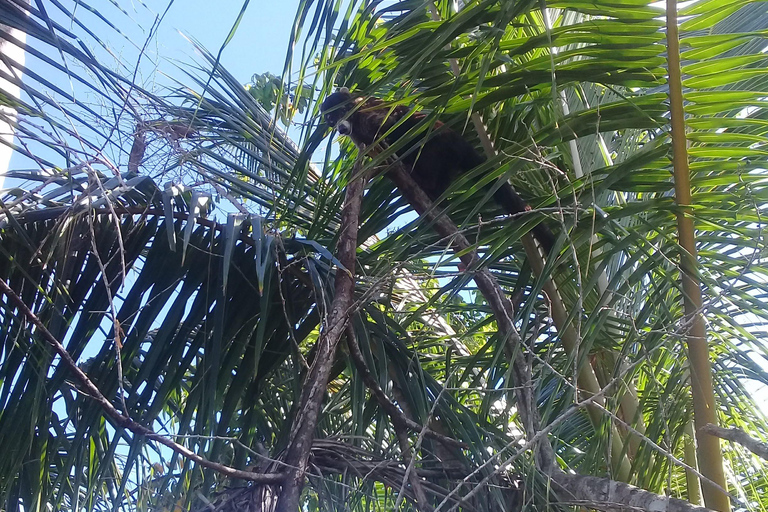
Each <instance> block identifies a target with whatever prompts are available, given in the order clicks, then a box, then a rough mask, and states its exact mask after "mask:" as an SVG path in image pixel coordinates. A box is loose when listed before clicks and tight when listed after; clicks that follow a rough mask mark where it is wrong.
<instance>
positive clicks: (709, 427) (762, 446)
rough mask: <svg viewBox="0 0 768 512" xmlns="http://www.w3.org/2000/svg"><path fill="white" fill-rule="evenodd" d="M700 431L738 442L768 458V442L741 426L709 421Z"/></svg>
mask: <svg viewBox="0 0 768 512" xmlns="http://www.w3.org/2000/svg"><path fill="white" fill-rule="evenodd" d="M699 432H702V433H704V434H710V435H713V436H716V437H719V438H721V439H726V440H728V441H731V442H733V443H738V444H740V445H741V446H743V447H745V448H746V449H748V450H749V451H751V452H752V453H754V454H755V455H757V456H758V457H762V458H764V459H766V460H768V443H764V442H762V441H760V440H758V439H755V438H754V437H752V436H750V435H749V434H747V433H746V432H744V430H743V429H740V428H723V427H718V426H717V425H713V424H712V423H707V424H706V425H704V426H703V427H701V428H700V429H699Z"/></svg>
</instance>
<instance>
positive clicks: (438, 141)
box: [320, 88, 555, 252]
mask: <svg viewBox="0 0 768 512" xmlns="http://www.w3.org/2000/svg"><path fill="white" fill-rule="evenodd" d="M320 111H321V112H322V114H323V118H324V120H325V122H326V123H327V124H328V125H330V126H331V127H335V128H336V130H337V131H338V132H339V133H340V134H342V135H347V136H349V137H350V138H351V139H352V140H353V141H354V143H355V144H356V145H358V146H359V145H361V144H364V145H365V146H370V145H371V144H373V143H374V142H376V141H378V140H380V139H381V140H383V141H385V142H386V143H387V144H388V145H390V146H392V145H394V144H395V143H396V142H397V141H399V140H400V139H401V138H402V137H403V136H404V135H405V134H406V133H408V132H409V131H410V130H411V129H414V128H415V127H417V126H419V123H420V122H421V121H423V119H424V117H425V116H424V114H420V113H418V112H417V113H413V114H411V115H408V113H409V109H408V108H407V107H404V106H394V107H391V106H388V105H386V104H384V102H383V101H381V100H379V99H377V98H369V99H367V100H362V99H359V98H355V97H353V96H352V94H350V92H349V91H348V90H347V89H345V88H342V89H339V90H338V91H336V92H335V93H333V94H331V95H330V96H328V97H327V98H326V99H325V101H324V102H323V104H322V105H320ZM398 154H399V155H401V162H402V163H403V165H404V166H405V167H406V169H407V170H409V171H410V173H411V176H412V177H413V179H414V181H416V183H418V184H419V186H420V187H421V188H422V190H424V192H425V193H426V194H427V195H428V196H429V197H430V198H431V199H432V200H433V201H434V200H436V199H437V198H439V197H440V196H441V195H442V194H443V193H444V192H445V191H446V190H447V189H448V187H449V186H450V184H451V182H452V181H453V180H454V179H456V178H457V177H458V176H459V175H461V174H462V173H464V172H467V171H469V170H471V169H473V168H475V167H477V166H478V165H480V164H482V163H483V162H484V161H485V158H483V157H482V156H481V155H480V154H479V153H478V152H477V151H475V148H473V147H472V145H471V144H470V143H469V142H467V141H466V140H465V139H464V137H462V136H461V135H459V134H458V133H457V132H455V131H453V130H451V129H450V128H448V127H447V126H445V125H443V123H441V122H439V121H437V122H435V124H434V125H433V126H432V132H431V133H430V134H429V137H428V138H427V140H426V141H424V139H423V137H418V136H416V137H410V140H409V141H408V143H406V144H405V145H403V146H402V147H399V148H398ZM493 197H494V199H495V201H496V202H497V203H498V204H499V206H501V207H502V208H503V209H504V210H505V211H506V212H507V213H510V214H516V213H522V212H526V211H529V210H530V209H531V207H530V206H528V204H527V203H526V202H525V201H524V200H523V198H521V197H520V195H519V194H518V193H517V192H515V190H514V189H513V188H512V186H511V185H510V184H509V183H504V184H502V185H501V186H500V187H499V188H498V189H497V190H496V192H495V193H494V195H493ZM533 234H534V235H535V236H536V239H537V240H538V241H539V243H541V245H542V246H543V247H544V249H546V251H547V252H549V251H550V250H551V249H552V246H553V245H554V242H555V237H554V235H553V234H552V232H551V231H550V230H549V228H547V226H545V225H544V224H537V225H536V226H534V228H533Z"/></svg>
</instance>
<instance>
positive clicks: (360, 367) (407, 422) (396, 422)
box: [347, 326, 467, 448]
mask: <svg viewBox="0 0 768 512" xmlns="http://www.w3.org/2000/svg"><path fill="white" fill-rule="evenodd" d="M347 347H348V348H349V355H350V357H351V358H352V362H353V363H354V364H355V367H357V371H358V373H360V376H361V377H362V378H363V383H364V384H365V385H366V387H368V389H369V390H370V392H371V394H372V395H373V396H374V397H375V398H376V400H377V401H378V402H379V405H380V406H381V408H382V409H384V412H386V413H387V415H388V416H389V417H390V419H391V420H392V426H393V427H394V428H395V429H396V430H397V428H403V427H404V428H408V429H411V430H413V431H415V432H421V431H424V435H425V436H426V437H429V438H432V439H434V440H436V441H439V442H441V443H443V444H445V445H447V446H451V447H458V448H467V444H466V443H462V442H461V441H457V440H456V439H453V438H451V437H448V436H445V435H443V434H439V433H437V432H435V431H434V430H432V429H430V428H429V427H423V426H421V425H419V424H418V423H416V422H415V421H413V420H412V419H410V418H408V417H407V416H406V415H405V414H404V413H403V411H401V410H400V409H398V408H397V406H396V405H395V404H394V403H393V402H392V400H390V399H389V397H388V396H387V395H386V394H385V393H384V390H382V389H381V386H379V383H378V382H376V379H374V378H373V375H372V374H371V371H370V370H369V369H368V365H367V364H365V359H364V358H363V353H362V352H361V351H360V345H359V344H358V342H357V336H355V333H354V331H353V330H352V328H351V326H350V327H349V328H347Z"/></svg>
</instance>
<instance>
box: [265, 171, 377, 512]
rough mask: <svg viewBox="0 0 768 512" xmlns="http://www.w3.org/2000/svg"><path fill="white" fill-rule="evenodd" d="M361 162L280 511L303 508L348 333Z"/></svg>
mask: <svg viewBox="0 0 768 512" xmlns="http://www.w3.org/2000/svg"><path fill="white" fill-rule="evenodd" d="M359 168H360V160H358V162H357V164H356V165H355V171H354V172H353V175H352V176H353V178H352V181H350V182H349V183H348V184H347V192H346V197H345V199H344V208H343V211H342V214H341V226H340V227H339V244H338V249H337V258H338V260H339V262H340V263H341V265H342V266H343V267H344V268H345V269H347V270H346V271H344V270H342V269H341V268H338V269H337V270H336V277H335V294H334V297H333V304H332V305H331V312H330V313H329V315H328V318H327V321H326V322H325V323H324V325H322V327H321V331H320V337H319V338H318V340H317V351H316V354H315V359H314V361H313V362H312V366H311V367H310V369H309V371H308V372H307V377H306V380H305V382H304V386H303V388H302V391H301V399H300V401H299V404H298V412H297V414H296V417H295V420H294V422H293V427H292V432H291V441H290V443H289V445H288V450H287V454H286V457H285V461H284V462H285V463H286V464H287V465H288V466H289V467H290V469H289V470H288V472H287V474H286V478H285V481H284V483H283V489H282V492H281V493H280V497H279V498H278V502H277V508H276V510H277V512H295V511H296V510H298V509H299V497H300V496H301V490H302V488H303V487H304V479H305V477H306V474H307V466H308V461H309V453H310V450H311V448H312V440H313V438H314V435H315V428H316V427H317V421H318V418H319V416H320V407H321V406H322V402H323V396H324V394H325V392H326V389H327V387H328V378H329V376H330V373H331V367H332V366H333V356H334V354H335V353H336V347H337V345H338V343H339V340H340V339H341V337H342V335H343V334H344V330H345V328H346V325H347V322H348V321H349V317H350V314H351V312H352V305H353V299H354V291H355V276H354V271H355V257H356V251H357V230H358V221H359V217H360V205H361V203H362V199H363V190H364V188H365V183H366V181H367V176H365V175H362V176H361V175H360V174H361V173H359V172H358V170H359Z"/></svg>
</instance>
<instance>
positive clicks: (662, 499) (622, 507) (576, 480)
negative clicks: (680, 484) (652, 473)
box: [552, 469, 711, 512]
mask: <svg viewBox="0 0 768 512" xmlns="http://www.w3.org/2000/svg"><path fill="white" fill-rule="evenodd" d="M552 481H553V482H554V483H555V484H556V485H555V486H554V487H555V488H556V489H557V491H558V499H559V500H560V501H561V502H564V503H568V504H573V505H579V506H581V507H586V508H591V509H595V510H602V511H605V512H637V511H638V510H647V511H649V512H711V511H710V510H709V509H707V508H704V507H700V506H698V505H693V504H692V503H689V502H687V501H684V500H679V499H677V498H670V497H669V496H662V495H659V494H656V493H653V492H650V491H646V490H644V489H639V488H637V487H635V486H633V485H629V484H625V483H624V482H617V481H615V480H611V479H609V478H601V477H596V476H584V475H575V474H569V473H565V472H564V471H561V470H559V469H558V470H557V472H556V473H555V474H554V475H552Z"/></svg>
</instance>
